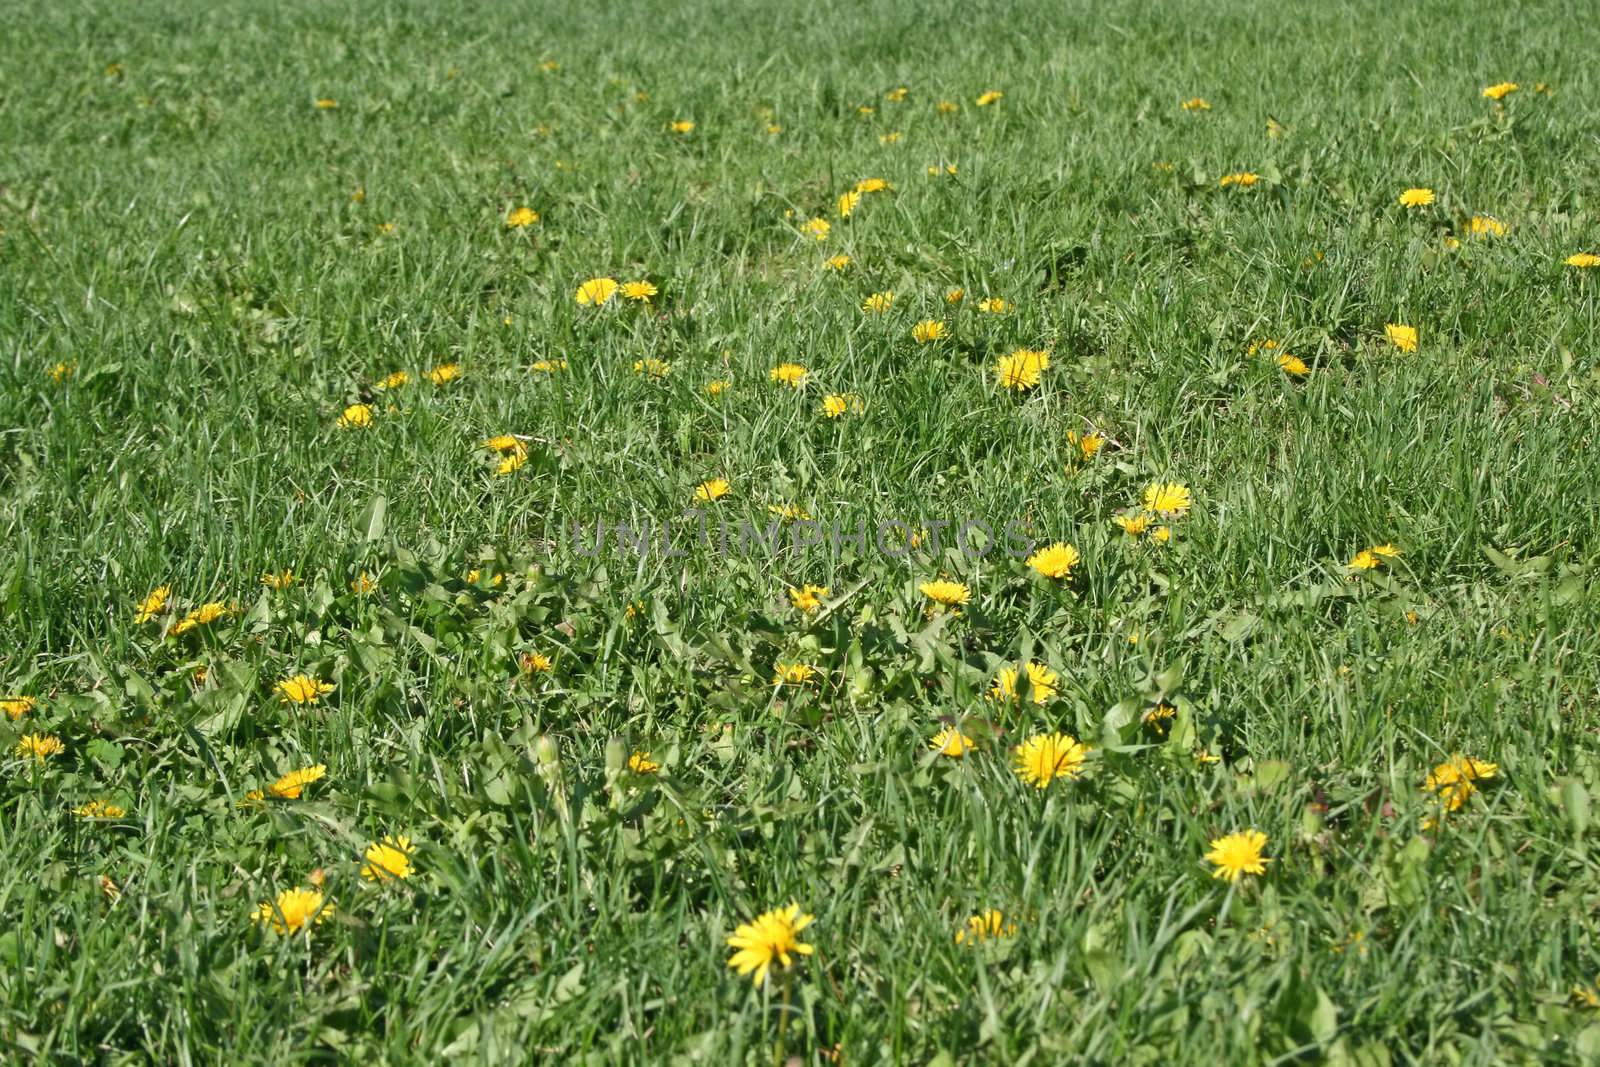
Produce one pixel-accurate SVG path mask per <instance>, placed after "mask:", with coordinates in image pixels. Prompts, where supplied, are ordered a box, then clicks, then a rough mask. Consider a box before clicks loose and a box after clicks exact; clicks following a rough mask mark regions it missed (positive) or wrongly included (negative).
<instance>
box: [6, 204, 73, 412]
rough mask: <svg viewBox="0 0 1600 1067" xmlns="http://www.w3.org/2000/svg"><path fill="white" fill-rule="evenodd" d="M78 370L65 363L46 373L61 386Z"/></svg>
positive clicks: (48, 369) (47, 369)
mask: <svg viewBox="0 0 1600 1067" xmlns="http://www.w3.org/2000/svg"><path fill="white" fill-rule="evenodd" d="M4 232H5V231H4V230H0V233H4ZM77 369H78V365H77V364H76V363H67V362H65V361H63V362H60V363H57V364H55V365H54V366H51V367H48V368H46V369H45V373H46V374H48V375H49V376H50V380H51V381H52V382H55V383H56V384H57V385H60V384H61V383H62V382H64V381H66V380H67V379H68V378H70V377H72V374H73V372H74V371H75V370H77Z"/></svg>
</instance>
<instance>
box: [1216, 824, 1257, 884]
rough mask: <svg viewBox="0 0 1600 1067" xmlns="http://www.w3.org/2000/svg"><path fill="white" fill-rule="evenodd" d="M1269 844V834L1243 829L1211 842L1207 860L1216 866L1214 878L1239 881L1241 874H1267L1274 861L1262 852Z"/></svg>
mask: <svg viewBox="0 0 1600 1067" xmlns="http://www.w3.org/2000/svg"><path fill="white" fill-rule="evenodd" d="M1266 846H1267V835H1266V834H1264V833H1262V832H1261V831H1260V830H1243V831H1241V832H1239V833H1236V834H1229V835H1227V836H1226V837H1219V838H1216V839H1215V840H1213V841H1212V842H1211V851H1210V852H1207V853H1206V862H1207V863H1210V864H1212V865H1213V866H1215V867H1216V870H1214V871H1212V872H1211V877H1213V878H1226V879H1227V880H1228V881H1230V882H1237V881H1238V880H1239V876H1240V875H1241V874H1266V873H1267V864H1269V863H1271V862H1272V861H1271V860H1270V859H1268V858H1267V857H1265V856H1263V855H1262V854H1261V850H1262V849H1263V848H1266Z"/></svg>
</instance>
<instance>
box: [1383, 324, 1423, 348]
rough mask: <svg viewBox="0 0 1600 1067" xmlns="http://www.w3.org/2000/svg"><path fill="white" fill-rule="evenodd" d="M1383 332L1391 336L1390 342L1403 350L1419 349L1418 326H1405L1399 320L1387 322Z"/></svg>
mask: <svg viewBox="0 0 1600 1067" xmlns="http://www.w3.org/2000/svg"><path fill="white" fill-rule="evenodd" d="M1383 332H1384V335H1385V336H1386V337H1388V338H1389V343H1390V344H1392V345H1394V346H1395V347H1396V348H1398V349H1399V350H1400V351H1402V352H1415V351H1416V350H1417V328H1416V327H1415V326H1405V325H1402V324H1401V323H1397V322H1389V323H1385V324H1384V327H1383Z"/></svg>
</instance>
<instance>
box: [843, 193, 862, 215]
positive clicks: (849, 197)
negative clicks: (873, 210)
mask: <svg viewBox="0 0 1600 1067" xmlns="http://www.w3.org/2000/svg"><path fill="white" fill-rule="evenodd" d="M860 202H861V194H860V193H858V192H856V191H855V190H854V189H852V190H850V191H849V192H847V193H840V194H839V217H840V218H841V219H847V218H849V217H850V213H851V212H852V211H854V210H855V209H856V205H857V204H859V203H860Z"/></svg>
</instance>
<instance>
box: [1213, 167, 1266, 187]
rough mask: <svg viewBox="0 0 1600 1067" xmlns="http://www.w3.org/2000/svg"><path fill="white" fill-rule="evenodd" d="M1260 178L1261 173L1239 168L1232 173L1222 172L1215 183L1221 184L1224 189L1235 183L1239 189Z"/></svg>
mask: <svg viewBox="0 0 1600 1067" xmlns="http://www.w3.org/2000/svg"><path fill="white" fill-rule="evenodd" d="M1260 180H1261V175H1259V174H1257V173H1256V172H1255V171H1253V170H1240V171H1235V172H1234V173H1232V174H1224V175H1223V176H1222V177H1220V178H1218V179H1217V184H1218V185H1220V186H1222V187H1223V188H1224V189H1226V188H1227V187H1228V186H1230V185H1236V186H1238V187H1239V188H1241V189H1247V188H1249V187H1250V186H1252V185H1254V184H1255V183H1256V182H1258V181H1260Z"/></svg>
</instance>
